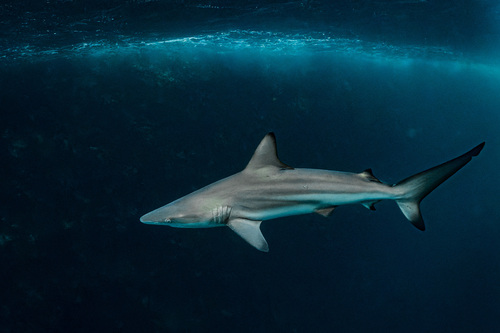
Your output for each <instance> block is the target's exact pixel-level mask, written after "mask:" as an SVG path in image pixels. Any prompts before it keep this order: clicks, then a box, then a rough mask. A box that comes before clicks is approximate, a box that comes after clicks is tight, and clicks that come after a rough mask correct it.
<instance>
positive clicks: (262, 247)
mask: <svg viewBox="0 0 500 333" xmlns="http://www.w3.org/2000/svg"><path fill="white" fill-rule="evenodd" d="M261 222H262V221H254V220H247V219H243V218H233V219H230V220H229V221H228V222H227V226H228V227H229V228H231V230H233V231H234V232H235V233H237V234H238V235H239V236H240V237H241V238H243V239H244V240H246V241H247V242H248V244H250V245H252V246H253V247H255V248H256V249H257V250H259V251H262V252H269V246H268V245H267V242H266V239H265V238H264V236H263V235H262V232H261V231H260V224H261Z"/></svg>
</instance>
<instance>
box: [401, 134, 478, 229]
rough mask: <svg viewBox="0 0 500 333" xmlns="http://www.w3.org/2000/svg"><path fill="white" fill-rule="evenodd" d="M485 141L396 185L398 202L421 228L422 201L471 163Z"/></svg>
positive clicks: (423, 226) (415, 224) (422, 222)
mask: <svg viewBox="0 0 500 333" xmlns="http://www.w3.org/2000/svg"><path fill="white" fill-rule="evenodd" d="M483 147H484V142H483V143H481V144H479V145H477V146H476V147H475V148H473V149H471V150H470V151H468V152H467V153H465V154H463V155H462V156H459V157H457V158H455V159H452V160H451V161H448V162H445V163H443V164H441V165H438V166H435V167H433V168H431V169H429V170H426V171H423V172H420V173H417V174H416V175H413V176H411V177H408V178H406V179H404V180H402V181H400V182H399V183H397V184H395V185H394V186H395V187H396V188H397V189H398V193H400V195H399V197H398V199H396V203H397V204H398V206H399V208H400V209H401V211H402V212H403V214H404V215H405V216H406V218H407V219H408V220H410V222H411V223H412V224H413V225H414V226H415V227H417V228H418V229H420V230H425V224H424V220H423V219H422V214H421V213H420V202H421V201H422V199H423V198H425V197H426V196H427V194H429V193H431V192H432V191H433V190H434V189H435V188H436V187H438V186H439V185H440V184H441V183H442V182H444V181H445V180H446V179H448V178H450V177H451V176H452V175H453V174H454V173H455V172H457V171H458V170H460V169H461V168H462V167H463V166H464V165H466V164H467V163H469V161H470V160H471V159H472V157H474V156H477V155H479V153H480V152H481V150H482V149H483Z"/></svg>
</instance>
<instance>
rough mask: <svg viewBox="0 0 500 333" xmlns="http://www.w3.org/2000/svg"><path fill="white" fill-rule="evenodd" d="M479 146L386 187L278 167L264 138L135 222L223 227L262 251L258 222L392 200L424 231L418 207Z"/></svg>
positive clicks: (272, 142)
mask: <svg viewBox="0 0 500 333" xmlns="http://www.w3.org/2000/svg"><path fill="white" fill-rule="evenodd" d="M483 147H484V142H483V143H481V144H479V145H478V146H476V147H475V148H473V149H472V150H470V151H469V152H467V153H465V154H463V155H461V156H459V157H457V158H455V159H452V160H450V161H448V162H445V163H443V164H441V165H438V166H436V167H434V168H431V169H429V170H426V171H423V172H420V173H418V174H416V175H414V176H411V177H409V178H406V179H404V180H402V181H400V182H399V183H396V184H394V185H389V184H385V183H383V182H381V181H380V180H378V179H377V178H375V176H374V175H373V174H372V171H371V170H370V169H367V170H365V171H363V172H361V173H350V172H339V171H329V170H318V169H298V168H297V169H295V168H292V167H290V166H288V165H286V164H284V163H283V162H281V161H280V160H279V158H278V155H277V150H276V138H275V136H274V134H273V133H269V134H267V135H266V136H265V137H264V139H262V141H261V143H260V144H259V146H258V147H257V149H256V150H255V153H254V154H253V156H252V159H251V160H250V162H249V163H248V165H247V166H246V168H245V169H244V170H243V171H241V172H238V173H236V174H234V175H232V176H230V177H227V178H224V179H222V180H219V181H217V182H215V183H213V184H210V185H208V186H205V187H203V188H201V189H199V190H197V191H195V192H193V193H191V194H188V195H186V196H184V197H182V198H180V199H177V200H175V201H173V202H171V203H169V204H168V205H165V206H163V207H160V208H158V209H156V210H153V211H152V212H150V213H147V214H146V215H144V216H142V217H141V219H140V220H141V222H143V223H146V224H156V225H168V226H171V227H177V228H210V227H222V226H228V227H229V228H231V229H232V230H233V231H234V232H236V233H237V234H238V235H239V236H241V237H242V238H243V239H244V240H246V241H247V242H248V243H249V244H250V245H252V246H254V247H255V248H256V249H258V250H260V251H263V252H268V251H269V247H268V245H267V242H266V240H265V238H264V236H263V235H262V233H261V231H260V224H261V222H262V221H265V220H270V219H274V218H277V217H283V216H291V215H299V214H308V213H313V212H315V213H318V214H321V215H323V216H329V215H330V214H331V213H332V212H333V210H334V209H335V208H336V207H337V206H341V205H347V204H356V203H359V204H362V205H364V206H365V207H367V208H369V209H372V210H375V208H374V204H375V203H377V202H379V201H381V200H394V201H396V203H397V204H398V206H399V208H400V209H401V211H402V212H403V214H404V215H405V216H406V218H407V219H408V220H409V221H410V222H411V223H412V224H413V225H414V226H415V227H417V228H418V229H420V230H425V225H424V221H423V219H422V215H421V213H420V202H421V201H422V199H423V198H424V197H425V196H427V195H428V194H429V193H430V192H431V191H432V190H434V189H435V188H436V187H437V186H439V184H441V183H442V182H444V181H445V180H446V179H448V178H449V177H450V176H452V175H453V174H454V173H455V172H457V171H458V170H460V169H461V168H462V167H463V166H464V165H466V164H467V163H468V162H469V161H470V160H471V159H472V157H474V156H477V155H478V154H479V153H480V152H481V150H482V149H483Z"/></svg>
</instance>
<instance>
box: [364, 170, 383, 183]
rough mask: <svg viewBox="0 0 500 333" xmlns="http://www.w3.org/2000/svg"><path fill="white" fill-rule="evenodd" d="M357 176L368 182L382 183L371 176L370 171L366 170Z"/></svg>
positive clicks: (371, 172)
mask: <svg viewBox="0 0 500 333" xmlns="http://www.w3.org/2000/svg"><path fill="white" fill-rule="evenodd" d="M359 175H360V176H362V177H364V178H366V179H368V180H369V181H372V182H377V183H382V182H381V181H380V180H379V179H378V178H377V177H375V176H374V175H373V171H372V169H366V170H365V171H363V172H361V173H360V174H359Z"/></svg>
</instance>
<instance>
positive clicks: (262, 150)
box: [245, 132, 293, 171]
mask: <svg viewBox="0 0 500 333" xmlns="http://www.w3.org/2000/svg"><path fill="white" fill-rule="evenodd" d="M270 166H272V167H276V168H280V169H293V168H292V167H290V166H288V165H286V164H285V163H283V162H281V161H280V159H279V158H278V152H277V149H276V137H275V136H274V133H272V132H271V133H268V134H267V135H266V136H265V137H264V139H262V141H261V142H260V144H259V146H258V147H257V149H256V150H255V152H254V153H253V156H252V158H251V159H250V162H248V165H247V167H246V168H245V170H247V171H248V170H257V169H260V168H264V167H270Z"/></svg>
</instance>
